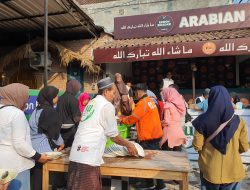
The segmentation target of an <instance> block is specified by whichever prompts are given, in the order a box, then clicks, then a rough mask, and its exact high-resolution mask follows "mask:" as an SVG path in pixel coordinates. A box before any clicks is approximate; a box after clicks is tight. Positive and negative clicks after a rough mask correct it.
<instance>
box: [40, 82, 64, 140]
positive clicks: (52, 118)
mask: <svg viewBox="0 0 250 190" xmlns="http://www.w3.org/2000/svg"><path fill="white" fill-rule="evenodd" d="M58 92H59V90H58V89H57V88H56V87H54V86H47V87H44V88H43V89H42V90H41V91H40V92H39V94H38V97H37V102H38V106H37V110H39V109H43V111H42V113H41V115H40V117H39V121H38V133H44V134H46V135H47V136H48V138H51V139H54V140H57V139H58V138H59V134H60V130H61V126H62V122H61V120H60V118H59V115H58V113H57V111H56V110H55V109H54V107H53V99H54V98H55V97H56V96H57V94H58Z"/></svg>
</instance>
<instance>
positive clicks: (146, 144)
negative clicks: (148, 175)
mask: <svg viewBox="0 0 250 190" xmlns="http://www.w3.org/2000/svg"><path fill="white" fill-rule="evenodd" d="M139 144H140V145H141V146H142V148H143V149H145V150H160V139H154V140H147V141H141V142H139ZM147 183H149V184H154V180H153V179H149V180H148V179H147ZM156 183H157V184H156V185H157V186H159V187H164V186H165V183H164V181H163V180H162V179H157V180H156Z"/></svg>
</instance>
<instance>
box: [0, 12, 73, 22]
mask: <svg viewBox="0 0 250 190" xmlns="http://www.w3.org/2000/svg"><path fill="white" fill-rule="evenodd" d="M19 14H20V13H19ZM64 14H68V12H67V11H61V12H55V13H49V14H48V16H57V15H64ZM40 17H44V14H39V15H32V16H21V17H15V18H6V19H0V22H9V21H17V20H22V19H35V18H40Z"/></svg>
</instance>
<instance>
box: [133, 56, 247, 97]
mask: <svg viewBox="0 0 250 190" xmlns="http://www.w3.org/2000/svg"><path fill="white" fill-rule="evenodd" d="M249 62H250V61H249ZM192 63H195V64H196V66H197V71H196V72H195V79H196V88H200V89H204V88H207V87H212V86H214V85H218V84H221V85H224V86H225V87H227V88H233V87H235V84H236V74H235V57H234V56H226V57H204V58H192V59H169V60H159V61H141V62H134V63H132V70H133V82H134V83H139V82H143V83H147V84H148V87H149V89H150V90H152V91H154V92H156V93H157V92H159V90H160V88H161V84H162V79H163V78H165V77H166V75H167V72H172V75H173V78H172V79H173V80H174V82H175V83H176V84H177V85H178V86H179V87H180V88H181V89H191V88H192V71H191V64H192ZM249 73H250V63H249ZM249 82H250V78H249Z"/></svg>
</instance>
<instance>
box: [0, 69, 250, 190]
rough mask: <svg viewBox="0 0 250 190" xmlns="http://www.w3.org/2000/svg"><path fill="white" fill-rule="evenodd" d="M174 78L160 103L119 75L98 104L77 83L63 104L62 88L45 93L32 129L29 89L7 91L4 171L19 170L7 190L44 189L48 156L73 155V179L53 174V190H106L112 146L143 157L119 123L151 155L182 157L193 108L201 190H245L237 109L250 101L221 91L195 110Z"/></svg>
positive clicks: (149, 183) (244, 138) (101, 88)
mask: <svg viewBox="0 0 250 190" xmlns="http://www.w3.org/2000/svg"><path fill="white" fill-rule="evenodd" d="M170 75H171V73H168V77H167V78H166V79H164V80H163V85H162V89H161V98H159V97H158V98H157V96H156V95H155V94H154V93H153V92H152V91H150V90H149V89H148V88H147V85H146V84H144V83H138V84H134V85H132V83H131V81H130V80H128V81H127V82H126V84H125V82H124V81H123V78H122V75H121V74H119V73H117V74H115V81H113V80H112V79H111V78H110V77H107V78H103V79H101V80H99V81H98V83H97V86H98V94H97V95H96V96H95V97H93V98H91V96H90V95H89V94H88V93H86V92H85V93H80V90H81V87H82V86H81V84H80V83H79V82H78V81H77V80H76V79H71V80H69V81H68V82H67V84H66V91H65V93H64V94H63V95H62V96H60V97H58V93H59V90H58V89H57V88H56V87H54V86H46V87H44V88H43V89H41V90H40V92H39V95H38V97H37V102H38V106H37V107H36V109H35V110H34V111H33V113H32V115H31V117H30V119H29V121H27V119H26V117H25V114H24V109H25V105H26V102H27V101H28V98H29V95H28V91H29V88H28V87H27V86H25V85H23V84H19V83H13V84H10V85H7V86H4V87H1V88H0V98H1V99H0V118H1V119H0V152H1V156H0V169H6V170H7V169H12V170H15V171H16V172H17V173H18V175H17V176H16V177H15V178H14V179H13V180H12V181H10V182H9V183H7V184H1V183H0V190H39V189H42V165H43V164H44V163H46V162H47V161H49V160H50V158H49V157H48V156H47V155H46V152H53V151H63V150H64V149H65V148H67V147H71V149H70V155H69V160H70V163H69V171H68V175H67V177H66V176H65V175H64V174H54V175H53V176H52V178H54V179H55V180H52V185H53V187H54V188H58V187H67V189H68V190H89V189H93V190H100V189H102V183H101V174H100V166H101V164H102V163H103V159H102V156H103V153H104V150H105V145H106V141H107V138H111V139H112V141H114V142H115V143H117V144H119V145H122V146H124V147H126V148H127V150H128V152H129V153H130V155H131V156H137V155H138V152H137V149H136V147H135V145H134V144H133V143H132V142H130V141H127V140H125V139H123V138H121V137H120V136H119V132H118V129H117V121H118V122H119V123H123V124H126V125H136V131H137V140H136V141H137V142H138V143H139V144H140V145H141V146H142V147H143V148H144V149H150V150H162V151H183V145H184V144H185V143H186V137H185V134H184V130H183V127H184V124H185V122H187V121H190V120H191V117H190V115H189V114H188V112H187V109H188V107H189V108H192V109H195V110H202V111H203V112H204V113H203V114H201V115H200V116H198V117H197V118H196V119H194V120H193V121H192V124H193V126H194V128H195V129H196V130H195V134H194V140H193V146H194V148H195V150H196V151H197V152H198V153H199V167H200V171H201V189H202V190H210V189H211V190H216V189H218V190H219V189H222V190H224V189H225V190H226V189H227V190H229V189H232V190H233V189H235V190H240V181H241V180H242V179H243V178H244V177H245V171H244V168H243V164H242V161H241V158H240V153H243V152H246V151H247V150H248V149H249V144H248V133H247V127H246V124H245V122H244V121H243V119H242V118H240V117H239V116H237V115H235V114H234V109H236V108H238V107H240V105H239V103H238V102H241V103H242V107H243V105H244V106H246V100H244V99H243V100H239V101H238V99H237V97H236V96H235V94H231V96H230V94H229V93H228V91H227V89H226V88H225V87H223V86H214V87H212V88H211V89H205V91H204V93H203V95H202V96H201V97H198V98H197V99H196V100H195V102H192V103H191V104H189V105H188V104H187V103H186V102H185V99H184V98H183V96H182V95H181V94H180V93H179V88H178V86H177V85H176V84H174V81H173V80H172V79H171V76H170ZM77 97H78V98H77ZM246 108H247V107H246ZM230 163H234V164H230ZM0 177H1V176H0ZM0 182H1V179H0ZM135 188H136V189H155V190H164V189H166V186H165V184H164V181H163V180H160V179H156V180H154V179H138V180H137V181H136V183H135Z"/></svg>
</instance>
